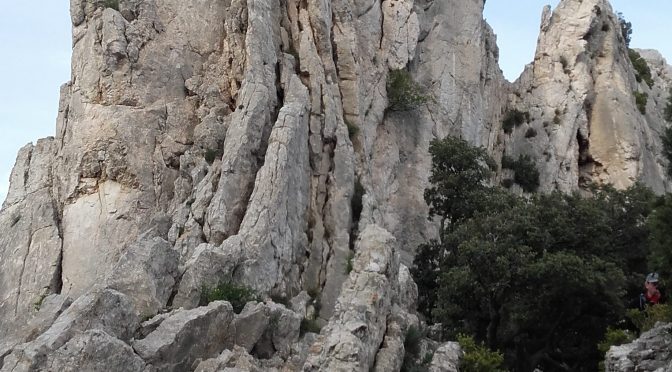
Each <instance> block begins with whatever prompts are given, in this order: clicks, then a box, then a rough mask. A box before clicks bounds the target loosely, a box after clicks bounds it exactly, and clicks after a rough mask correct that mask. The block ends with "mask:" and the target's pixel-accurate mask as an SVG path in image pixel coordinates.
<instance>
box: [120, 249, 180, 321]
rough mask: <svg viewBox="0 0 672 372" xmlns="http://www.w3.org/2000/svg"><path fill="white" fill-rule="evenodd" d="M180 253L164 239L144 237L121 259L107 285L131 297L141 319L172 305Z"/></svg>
mask: <svg viewBox="0 0 672 372" xmlns="http://www.w3.org/2000/svg"><path fill="white" fill-rule="evenodd" d="M178 262H179V253H177V252H176V251H174V250H173V249H172V247H171V246H170V244H168V242H167V241H165V240H164V239H162V238H158V237H157V238H153V239H152V238H142V239H141V240H139V241H138V242H136V243H134V244H133V245H131V246H130V247H129V248H128V249H127V250H126V252H125V253H124V255H123V256H122V257H121V258H120V259H119V263H118V264H117V265H116V266H115V268H114V271H113V273H112V275H111V276H110V277H109V278H108V279H107V286H108V287H109V288H111V289H115V290H117V291H119V292H122V293H124V294H125V295H126V296H128V297H129V298H130V299H131V301H133V303H134V305H135V310H136V312H137V313H138V314H139V315H140V317H141V318H145V317H147V316H153V315H155V314H156V313H158V311H159V310H160V309H163V308H164V307H165V306H166V304H167V303H168V299H169V298H170V295H171V293H172V291H173V286H174V285H175V282H176V279H177V276H178V272H177V265H178Z"/></svg>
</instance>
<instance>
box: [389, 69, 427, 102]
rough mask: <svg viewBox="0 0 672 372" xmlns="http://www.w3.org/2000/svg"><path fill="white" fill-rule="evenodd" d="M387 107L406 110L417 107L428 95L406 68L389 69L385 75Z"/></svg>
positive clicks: (425, 100)
mask: <svg viewBox="0 0 672 372" xmlns="http://www.w3.org/2000/svg"><path fill="white" fill-rule="evenodd" d="M387 99H388V102H389V103H388V106H387V107H388V109H390V110H392V111H408V110H413V109H416V108H418V107H419V106H420V105H422V104H424V103H426V102H427V101H428V100H429V96H428V95H427V93H426V92H425V89H423V88H422V87H421V86H420V85H419V84H418V83H416V82H415V81H414V80H413V77H411V74H410V73H409V72H408V71H406V70H390V72H389V74H388V75H387Z"/></svg>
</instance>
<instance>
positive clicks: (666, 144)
mask: <svg viewBox="0 0 672 372" xmlns="http://www.w3.org/2000/svg"><path fill="white" fill-rule="evenodd" d="M660 139H661V141H662V142H663V156H664V157H665V159H667V174H668V176H670V177H672V127H667V128H666V129H665V132H664V133H663V135H662V136H661V137H660Z"/></svg>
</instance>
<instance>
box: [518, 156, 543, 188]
mask: <svg viewBox="0 0 672 372" xmlns="http://www.w3.org/2000/svg"><path fill="white" fill-rule="evenodd" d="M513 171H514V172H515V174H514V176H513V180H514V181H515V182H516V183H517V184H519V185H520V187H522V188H523V190H525V192H535V191H537V188H538V187H539V171H538V170H537V166H536V165H535V164H534V161H532V158H531V157H530V156H529V155H520V156H519V157H518V160H516V163H515V165H514V167H513Z"/></svg>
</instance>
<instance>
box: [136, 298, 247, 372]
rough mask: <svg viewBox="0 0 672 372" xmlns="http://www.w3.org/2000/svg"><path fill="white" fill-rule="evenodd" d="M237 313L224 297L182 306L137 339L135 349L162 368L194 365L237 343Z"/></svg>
mask: <svg viewBox="0 0 672 372" xmlns="http://www.w3.org/2000/svg"><path fill="white" fill-rule="evenodd" d="M233 315H234V314H233V308H232V307H231V304H229V303H228V302H223V301H216V302H213V303H211V304H209V305H208V306H205V307H199V308H196V309H193V310H181V311H179V310H178V311H176V312H175V313H174V314H171V315H170V316H169V317H168V318H166V319H165V320H163V322H161V324H160V325H159V327H158V328H157V329H156V330H155V331H154V332H152V333H150V334H149V335H148V336H147V337H145V338H144V339H141V340H137V341H135V342H133V349H135V351H136V352H137V353H138V355H140V356H141V357H142V358H143V359H144V360H145V361H146V362H147V363H148V364H151V365H153V366H154V367H155V368H158V369H160V370H162V371H183V370H188V369H192V368H194V367H192V364H193V363H194V362H195V361H196V360H197V359H198V358H212V357H215V356H217V355H218V354H219V353H221V352H222V350H224V349H226V348H231V347H232V346H233V340H234V328H233V326H232V321H233Z"/></svg>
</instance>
